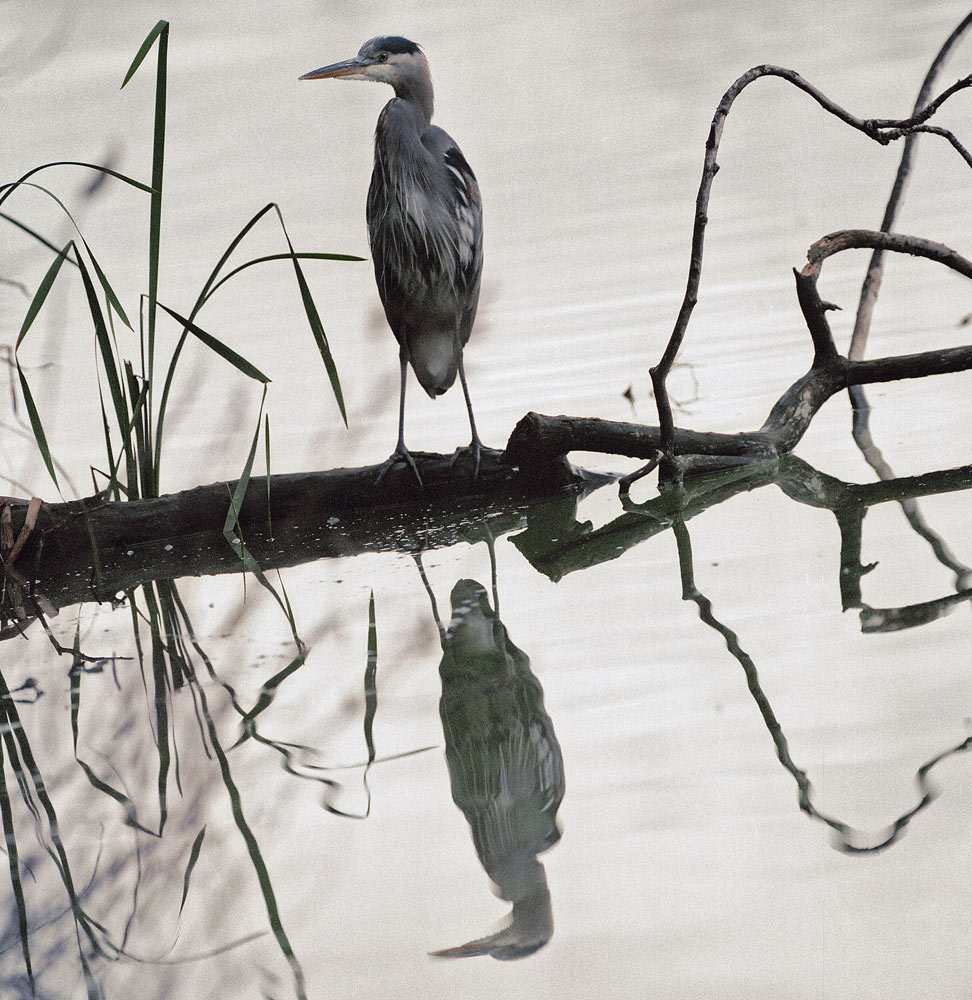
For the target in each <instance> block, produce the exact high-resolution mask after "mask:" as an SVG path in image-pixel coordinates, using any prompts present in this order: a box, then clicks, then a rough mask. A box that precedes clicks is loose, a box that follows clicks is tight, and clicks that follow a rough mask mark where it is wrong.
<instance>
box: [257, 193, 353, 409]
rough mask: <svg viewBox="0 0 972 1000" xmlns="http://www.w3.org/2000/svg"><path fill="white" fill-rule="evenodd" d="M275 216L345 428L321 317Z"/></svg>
mask: <svg viewBox="0 0 972 1000" xmlns="http://www.w3.org/2000/svg"><path fill="white" fill-rule="evenodd" d="M275 207H277V206H275ZM277 216H278V217H279V219H280V228H281V229H283V234H284V237H285V238H286V240H287V246H288V248H289V249H290V259H291V260H292V261H293V262H294V272H295V273H296V275H297V286H298V288H300V297H301V299H302V301H303V303H304V312H305V313H306V314H307V322H308V323H309V324H310V328H311V333H312V334H313V335H314V340H315V341H316V342H317V349H318V350H319V351H320V352H321V358H322V359H323V360H324V367H325V369H326V370H327V377H328V378H329V379H330V380H331V389H332V390H333V391H334V398H335V400H337V405H338V409H339V410H340V411H341V419H342V420H343V421H344V426H345V427H347V426H348V414H347V411H346V410H345V408H344V393H343V392H342V391H341V381H340V379H339V378H338V372H337V366H336V365H335V364H334V358H333V357H332V356H331V348H330V346H329V345H328V343H327V335H326V334H325V333H324V324H323V323H321V317H320V316H319V315H318V312H317V306H316V305H315V304H314V297H313V296H312V295H311V291H310V288H309V286H308V284H307V279H306V278H305V277H304V272H303V269H302V268H301V266H300V261H299V260H298V259H297V254H296V252H295V251H294V245H293V243H291V242H290V235H289V234H288V232H287V227H286V226H285V225H284V220H283V214H282V213H281V211H280V208H279V207H277Z"/></svg>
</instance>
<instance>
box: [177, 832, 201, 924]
mask: <svg viewBox="0 0 972 1000" xmlns="http://www.w3.org/2000/svg"><path fill="white" fill-rule="evenodd" d="M205 836H206V827H203V828H202V829H201V830H200V831H199V833H197V834H196V839H195V840H194V841H193V842H192V850H191V851H190V852H189V863H188V864H187V865H186V874H185V878H184V879H183V880H182V902H181V903H180V904H179V912H180V913H182V910H183V907H184V906H185V905H186V897H187V896H188V895H189V881H190V879H191V878H192V870H193V868H195V867H196V862H197V861H198V860H199V851H200V850H201V849H202V842H203V837H205Z"/></svg>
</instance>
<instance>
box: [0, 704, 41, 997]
mask: <svg viewBox="0 0 972 1000" xmlns="http://www.w3.org/2000/svg"><path fill="white" fill-rule="evenodd" d="M4 721H6V719H4ZM12 763H14V762H12ZM4 767H5V764H4V758H3V744H2V743H0V815H2V817H3V835H4V842H5V844H6V845H7V862H8V866H9V868H10V888H11V890H12V891H13V896H14V901H15V903H16V905H17V926H18V930H19V931H20V950H21V953H22V954H23V956H24V968H25V970H26V972H27V983H28V985H29V986H30V995H31V996H35V992H34V970H33V968H32V966H31V963H30V933H29V928H28V924H27V903H26V901H25V899H24V886H23V882H22V881H21V879H20V855H19V853H18V850H17V834H16V831H15V830H14V821H13V812H12V810H11V808H10V795H9V792H8V791H7V778H6V775H5V774H4Z"/></svg>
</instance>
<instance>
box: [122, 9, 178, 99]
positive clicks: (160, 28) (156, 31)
mask: <svg viewBox="0 0 972 1000" xmlns="http://www.w3.org/2000/svg"><path fill="white" fill-rule="evenodd" d="M168 31H169V22H168V21H159V23H158V24H157V25H156V26H155V27H154V28H153V29H152V30H151V31H150V32H149V33H148V35H146V36H145V41H144V42H142V45H141V47H140V48H139V50H138V52H136V53H135V58H134V59H133V60H132V64H131V66H129V67H128V72H127V73H126V74H125V79H124V80H122V85H121V88H120V89H122V90H124V88H125V84H126V83H128V81H129V80H131V78H132V77H133V76H134V75H135V72H136V71H137V70H138V67H139V66H141V65H142V60H143V59H144V58H145V57H146V56H147V55H148V52H149V49H150V48H152V42H154V41H155V39H156V38H158V37H159V36H160V35H161V34H163V33H165V34H168ZM160 44H161V42H160Z"/></svg>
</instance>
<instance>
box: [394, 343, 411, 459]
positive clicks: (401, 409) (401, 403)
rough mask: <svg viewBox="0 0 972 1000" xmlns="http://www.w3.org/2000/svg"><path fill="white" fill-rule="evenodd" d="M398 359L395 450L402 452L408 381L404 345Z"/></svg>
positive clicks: (403, 450)
mask: <svg viewBox="0 0 972 1000" xmlns="http://www.w3.org/2000/svg"><path fill="white" fill-rule="evenodd" d="M398 360H399V364H400V365H401V374H402V379H401V384H400V390H399V393H398V445H397V446H396V448H395V451H397V452H398V453H399V454H402V453H407V452H408V449H407V448H406V447H405V384H406V382H407V381H408V351H407V350H406V349H405V348H404V347H402V349H401V350H400V351H399V352H398Z"/></svg>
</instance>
